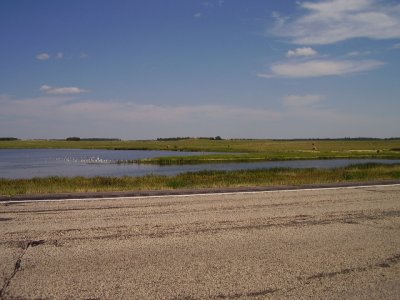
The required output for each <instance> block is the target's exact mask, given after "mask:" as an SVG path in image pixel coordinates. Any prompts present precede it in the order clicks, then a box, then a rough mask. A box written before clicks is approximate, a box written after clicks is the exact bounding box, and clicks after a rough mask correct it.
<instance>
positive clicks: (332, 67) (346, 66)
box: [257, 60, 383, 78]
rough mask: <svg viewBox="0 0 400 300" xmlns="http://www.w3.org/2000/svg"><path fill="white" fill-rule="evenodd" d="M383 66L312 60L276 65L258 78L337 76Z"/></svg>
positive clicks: (370, 63)
mask: <svg viewBox="0 0 400 300" xmlns="http://www.w3.org/2000/svg"><path fill="white" fill-rule="evenodd" d="M381 65H383V62H381V61H376V60H360V61H353V60H312V61H305V62H288V63H277V64H274V65H272V66H271V67H270V72H269V73H267V74H258V75H257V76H259V77H264V78H272V77H287V78H307V77H321V76H337V75H345V74H352V73H358V72H364V71H369V70H373V69H376V68H378V67H380V66H381Z"/></svg>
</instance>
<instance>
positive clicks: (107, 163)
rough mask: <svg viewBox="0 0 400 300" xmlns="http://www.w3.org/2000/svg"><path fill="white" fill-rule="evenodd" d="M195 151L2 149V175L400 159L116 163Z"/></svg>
mask: <svg viewBox="0 0 400 300" xmlns="http://www.w3.org/2000/svg"><path fill="white" fill-rule="evenodd" d="M193 154H197V155H198V154H201V153H199V152H195V153H194V152H175V151H146V150H81V149H0V178H1V177H3V178H33V177H46V176H67V177H73V176H84V177H95V176H116V177H122V176H143V175H147V174H160V175H176V174H179V173H183V172H196V171H202V170H241V169H262V168H275V167H287V168H335V167H345V166H348V165H351V164H357V163H369V162H379V163H388V164H391V163H400V160H383V159H334V160H293V161H270V162H254V163H224V164H201V165H176V166H174V165H172V166H158V165H144V164H115V163H114V162H115V161H117V160H128V159H142V158H150V157H160V156H172V155H173V156H178V155H181V156H184V155H193Z"/></svg>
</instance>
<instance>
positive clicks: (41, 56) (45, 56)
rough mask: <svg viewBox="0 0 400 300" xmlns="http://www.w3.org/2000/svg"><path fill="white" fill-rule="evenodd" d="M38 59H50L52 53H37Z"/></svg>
mask: <svg viewBox="0 0 400 300" xmlns="http://www.w3.org/2000/svg"><path fill="white" fill-rule="evenodd" d="M36 59H38V60H48V59H50V55H49V54H48V53H45V52H43V53H39V54H38V55H36Z"/></svg>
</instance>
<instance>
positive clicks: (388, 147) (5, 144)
mask: <svg viewBox="0 0 400 300" xmlns="http://www.w3.org/2000/svg"><path fill="white" fill-rule="evenodd" d="M16 148H32V149H37V148H44V149H49V148H54V149H56V148H58V149H68V148H75V149H112V150H172V151H195V152H199V155H195V156H189V157H164V158H155V159H147V160H141V161H139V162H140V163H154V164H194V163H210V162H215V163H218V162H246V161H263V160H289V159H329V158H395V159H396V158H397V159H400V139H393V140H208V139H185V140H177V141H156V140H146V141H62V140H34V141H31V140H17V141H0V149H16ZM207 152H221V153H220V154H212V155H209V154H207ZM125 162H129V161H125ZM131 162H138V161H131Z"/></svg>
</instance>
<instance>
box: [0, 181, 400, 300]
mask: <svg viewBox="0 0 400 300" xmlns="http://www.w3.org/2000/svg"><path fill="white" fill-rule="evenodd" d="M0 288H1V291H0V299H185V300H192V299H252V300H253V299H302V298H307V299H399V298H400V185H392V186H385V187H379V186H370V187H355V188H338V189H319V190H318V189H317V190H303V191H302V190H299V191H274V192H271V191H269V192H255V193H232V194H221V195H197V196H196V195H191V196H162V197H150V198H145V197H143V198H124V199H102V200H96V201H94V200H85V201H50V202H21V203H8V202H3V203H0Z"/></svg>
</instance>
